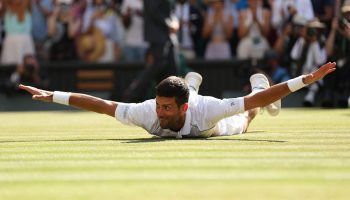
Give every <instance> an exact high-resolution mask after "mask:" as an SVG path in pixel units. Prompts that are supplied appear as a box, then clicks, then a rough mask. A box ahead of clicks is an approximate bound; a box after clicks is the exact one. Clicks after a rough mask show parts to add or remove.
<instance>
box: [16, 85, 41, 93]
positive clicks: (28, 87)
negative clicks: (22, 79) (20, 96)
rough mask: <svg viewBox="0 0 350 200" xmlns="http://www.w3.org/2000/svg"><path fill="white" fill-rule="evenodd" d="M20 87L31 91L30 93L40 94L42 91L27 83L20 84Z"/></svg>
mask: <svg viewBox="0 0 350 200" xmlns="http://www.w3.org/2000/svg"><path fill="white" fill-rule="evenodd" d="M18 88H20V89H22V90H25V91H27V92H29V93H30V94H40V92H39V91H38V89H37V88H35V87H31V86H26V85H22V84H20V85H19V86H18Z"/></svg>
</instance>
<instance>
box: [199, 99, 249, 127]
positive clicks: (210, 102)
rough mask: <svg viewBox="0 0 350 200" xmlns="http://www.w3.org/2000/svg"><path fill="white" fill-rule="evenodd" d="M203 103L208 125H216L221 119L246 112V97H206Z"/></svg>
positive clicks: (205, 120)
mask: <svg viewBox="0 0 350 200" xmlns="http://www.w3.org/2000/svg"><path fill="white" fill-rule="evenodd" d="M201 104H202V105H201V106H200V107H202V110H203V111H204V113H203V114H204V122H205V123H206V124H207V125H208V127H210V126H213V125H215V124H216V123H217V122H218V121H220V120H221V119H224V118H226V117H230V116H233V115H236V114H239V113H243V112H244V97H238V98H228V99H217V98H214V97H205V98H204V99H203V101H202V102H201Z"/></svg>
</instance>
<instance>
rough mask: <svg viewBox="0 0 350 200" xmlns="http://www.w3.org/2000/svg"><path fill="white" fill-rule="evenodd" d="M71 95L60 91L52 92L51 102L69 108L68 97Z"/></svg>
mask: <svg viewBox="0 0 350 200" xmlns="http://www.w3.org/2000/svg"><path fill="white" fill-rule="evenodd" d="M70 95H71V93H70V92H60V91H54V92H53V97H52V101H53V102H55V103H59V104H63V105H66V106H69V97H70Z"/></svg>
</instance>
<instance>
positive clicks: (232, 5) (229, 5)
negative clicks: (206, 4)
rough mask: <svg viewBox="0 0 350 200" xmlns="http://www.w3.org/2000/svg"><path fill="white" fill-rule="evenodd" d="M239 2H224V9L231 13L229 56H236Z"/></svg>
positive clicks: (227, 0)
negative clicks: (231, 27) (231, 31)
mask: <svg viewBox="0 0 350 200" xmlns="http://www.w3.org/2000/svg"><path fill="white" fill-rule="evenodd" d="M239 2H240V1H239V0H226V1H225V8H226V9H227V10H228V11H229V12H230V13H231V15H232V18H233V20H232V21H233V33H232V37H231V39H230V45H231V55H232V56H236V55H237V52H236V50H237V45H238V42H239V38H238V21H239V9H238V6H239Z"/></svg>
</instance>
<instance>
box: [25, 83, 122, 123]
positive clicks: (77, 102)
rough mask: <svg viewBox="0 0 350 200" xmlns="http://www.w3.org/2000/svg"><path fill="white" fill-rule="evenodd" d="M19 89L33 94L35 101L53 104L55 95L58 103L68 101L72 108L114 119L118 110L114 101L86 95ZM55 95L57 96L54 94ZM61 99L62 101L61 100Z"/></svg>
mask: <svg viewBox="0 0 350 200" xmlns="http://www.w3.org/2000/svg"><path fill="white" fill-rule="evenodd" d="M19 88H20V89H22V90H26V91H27V92H29V93H30V94H32V95H33V96H32V98H33V99H34V100H39V101H44V102H53V99H54V95H55V99H58V101H60V100H62V98H63V101H66V104H69V105H70V106H73V107H76V108H79V109H82V110H88V111H93V112H97V113H101V114H107V115H110V116H112V117H114V115H115V110H116V108H117V103H116V102H114V101H108V100H104V99H101V98H97V97H93V96H90V95H86V94H79V93H57V92H51V91H46V90H41V89H38V88H35V87H31V86H25V85H19ZM54 93H55V94H54ZM60 98H61V99H60Z"/></svg>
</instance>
